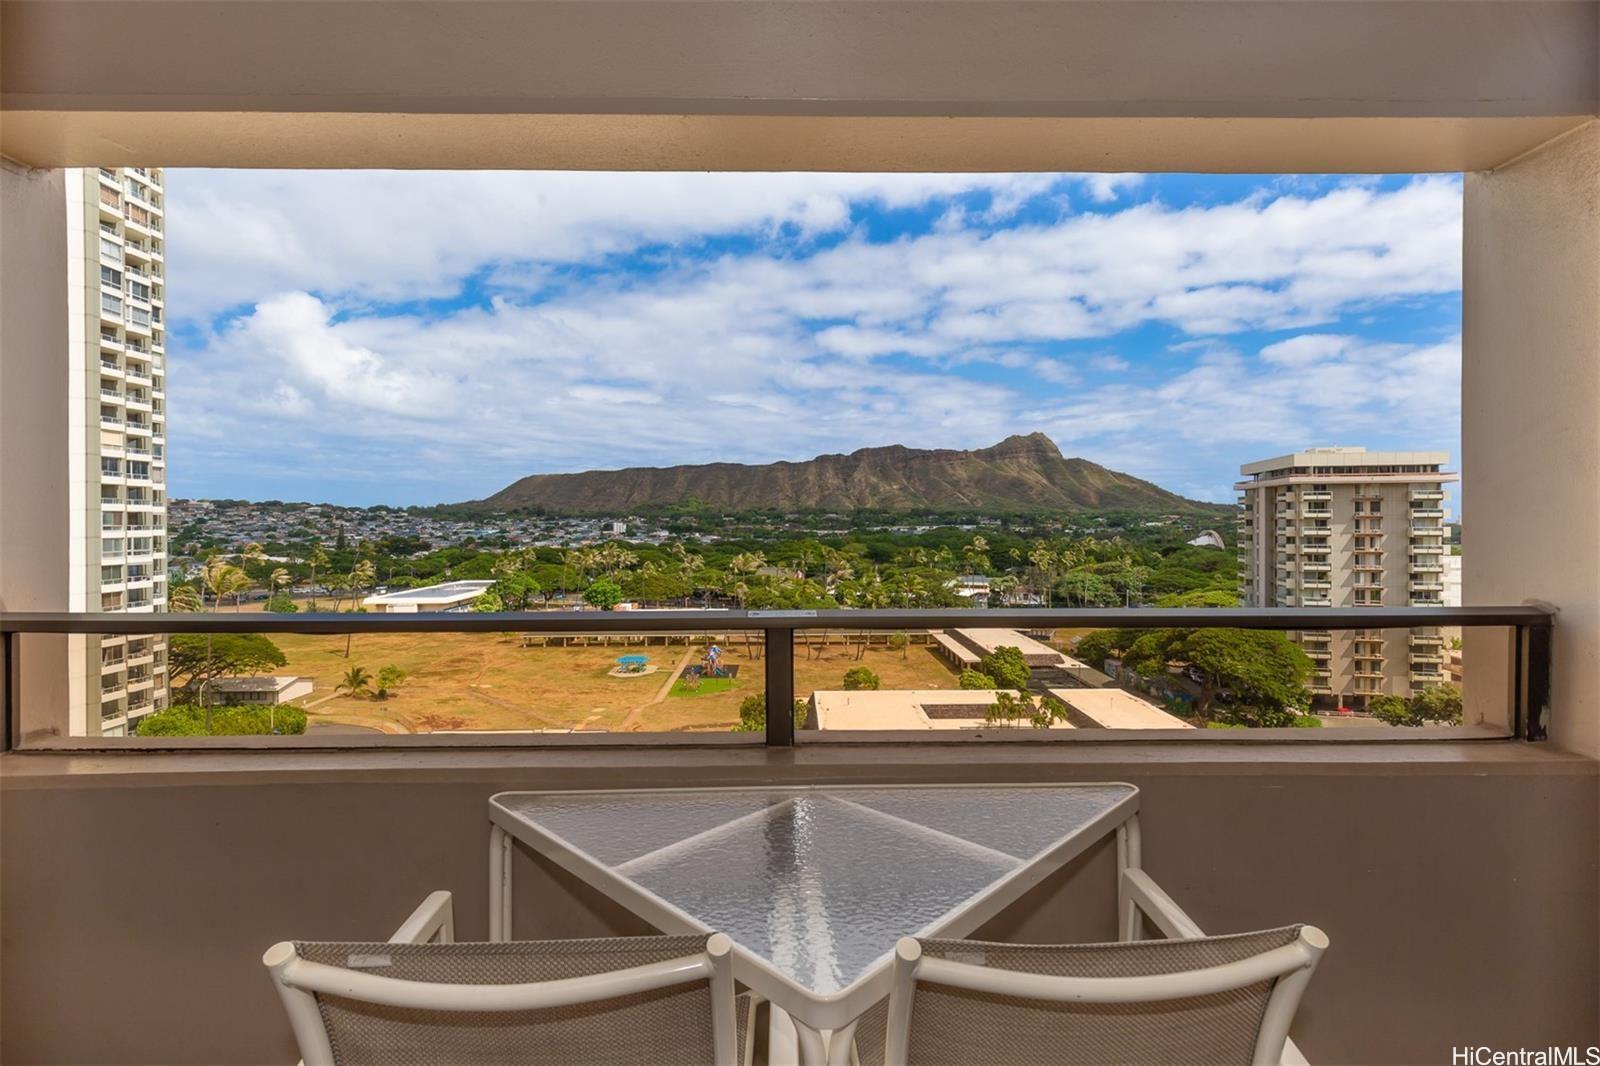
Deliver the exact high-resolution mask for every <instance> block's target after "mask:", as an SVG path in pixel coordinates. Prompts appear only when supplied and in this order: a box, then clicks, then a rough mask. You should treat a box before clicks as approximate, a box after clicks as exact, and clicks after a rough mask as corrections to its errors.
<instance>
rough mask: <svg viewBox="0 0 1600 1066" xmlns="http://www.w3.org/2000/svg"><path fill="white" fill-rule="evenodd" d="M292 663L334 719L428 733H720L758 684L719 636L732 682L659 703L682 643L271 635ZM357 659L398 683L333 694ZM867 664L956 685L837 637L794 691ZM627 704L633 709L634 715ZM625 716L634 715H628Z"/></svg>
mask: <svg viewBox="0 0 1600 1066" xmlns="http://www.w3.org/2000/svg"><path fill="white" fill-rule="evenodd" d="M273 639H274V640H275V641H276V642H277V644H278V646H279V647H281V648H282V649H283V652H284V654H285V656H287V657H288V660H289V663H288V665H287V667H285V668H284V672H285V673H294V674H299V675H302V676H305V677H310V678H313V679H314V680H315V682H316V690H315V691H314V692H313V694H312V696H311V698H310V700H309V701H308V702H309V707H308V710H309V712H310V713H311V715H312V717H313V720H315V719H316V717H317V716H318V715H327V716H328V717H329V718H330V719H338V720H341V721H349V722H360V723H364V724H368V725H372V726H374V727H375V728H383V729H385V730H386V731H387V730H391V729H393V730H399V731H403V732H432V731H435V730H530V729H607V730H615V729H619V728H622V727H624V725H625V723H626V727H627V728H629V729H631V730H640V731H646V732H665V731H676V730H725V729H729V728H731V727H732V726H733V725H734V724H735V723H737V722H738V720H739V703H740V701H741V700H743V699H744V698H745V697H746V696H750V695H754V694H756V693H759V692H761V691H762V688H763V685H764V683H765V673H764V670H763V667H764V665H765V662H764V659H763V658H762V657H761V647H760V644H759V643H756V644H755V645H754V646H753V647H752V648H750V649H748V651H747V649H746V648H745V647H744V645H743V644H742V643H741V642H740V641H739V640H738V639H735V640H733V641H731V642H729V643H728V644H726V645H725V657H724V661H725V662H727V663H729V664H730V665H736V666H738V667H739V671H738V677H737V679H736V680H735V683H734V685H733V686H732V687H731V688H729V689H728V690H726V691H723V692H716V693H708V694H706V695H690V696H668V697H666V698H665V699H661V700H660V701H659V702H657V697H658V696H659V694H660V692H661V690H662V687H663V685H664V684H665V683H666V682H667V679H668V677H669V676H670V675H671V673H672V671H673V669H674V668H675V667H676V666H677V665H678V663H679V662H680V660H682V658H683V657H684V655H685V653H686V652H690V654H691V655H692V658H691V659H690V661H691V662H693V661H698V659H699V657H700V655H701V654H702V650H701V649H700V648H698V647H697V648H694V649H693V650H692V652H691V651H690V649H686V648H685V647H684V646H683V645H681V644H675V645H669V646H661V645H651V646H648V647H643V648H641V647H639V646H638V645H630V646H627V647H623V646H622V645H612V646H610V647H606V646H603V645H594V646H582V647H543V646H533V647H525V646H523V644H522V641H521V640H520V638H514V637H508V636H505V635H503V634H499V633H396V634H366V633H363V634H357V635H356V636H355V638H354V639H353V640H352V641H351V645H350V648H351V650H350V657H349V658H348V659H347V658H345V654H344V649H345V638H344V637H342V636H338V637H324V636H306V635H301V634H286V635H282V636H276V637H274V638H273ZM628 652H643V653H644V654H646V655H649V656H650V658H651V661H652V662H653V663H655V664H657V665H659V666H660V667H661V669H660V670H658V671H657V672H655V673H653V674H649V675H644V676H639V677H612V676H610V675H609V671H610V670H611V668H612V667H613V666H615V665H616V660H617V656H619V655H622V654H625V653H628ZM351 666H362V667H365V668H366V669H367V670H368V671H369V672H370V673H372V674H373V675H376V674H377V672H378V671H379V670H380V669H382V668H383V667H385V666H398V667H399V668H400V669H402V670H404V671H405V672H406V675H407V676H406V680H405V682H404V683H403V684H402V685H401V686H400V687H399V688H398V689H397V690H395V692H394V694H393V695H392V696H391V697H390V698H389V699H387V700H378V699H374V698H371V697H369V696H351V695H349V694H348V693H343V692H341V693H338V694H335V692H334V688H335V686H336V685H338V683H339V681H340V680H341V678H342V677H343V676H344V673H345V671H346V670H348V669H349V668H350V667H351ZM855 666H866V667H869V668H870V669H872V670H873V671H874V672H876V673H877V674H878V676H879V678H880V679H881V681H882V685H883V687H884V688H954V687H955V685H956V676H955V673H954V672H953V671H952V670H950V668H949V667H948V666H946V665H945V663H944V662H943V660H941V659H940V658H938V657H937V656H936V655H935V654H934V653H933V652H932V651H931V650H930V649H929V648H927V647H925V646H922V645H913V646H911V647H909V648H907V649H905V650H904V652H902V651H901V650H898V649H889V648H883V647H872V648H869V649H867V651H866V652H865V655H864V656H863V657H861V658H860V659H858V658H857V649H856V648H854V647H849V646H845V645H841V644H831V645H828V646H826V647H825V648H814V649H808V648H807V647H806V646H805V645H804V644H801V645H800V646H798V647H797V648H796V649H795V694H796V695H797V696H799V697H801V698H804V697H806V696H809V695H810V694H811V692H812V691H813V690H815V689H819V688H821V689H836V688H839V687H841V686H842V684H843V682H844V673H845V671H846V670H849V669H851V668H852V667H855ZM633 712H637V713H636V714H635V713H633ZM630 715H632V717H631V721H630Z"/></svg>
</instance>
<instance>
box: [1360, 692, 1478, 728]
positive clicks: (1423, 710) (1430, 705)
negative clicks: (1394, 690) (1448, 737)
mask: <svg viewBox="0 0 1600 1066" xmlns="http://www.w3.org/2000/svg"><path fill="white" fill-rule="evenodd" d="M1367 711H1368V712H1369V713H1370V714H1371V715H1372V717H1374V718H1376V719H1377V720H1378V721H1380V722H1383V723H1384V724H1385V725H1394V726H1413V727H1414V726H1420V725H1422V724H1424V723H1425V722H1438V723H1440V724H1442V725H1456V724H1459V723H1460V721H1461V690H1460V689H1459V688H1457V687H1456V686H1455V685H1439V686H1438V687H1436V688H1429V689H1423V690H1422V691H1421V692H1419V693H1417V694H1416V695H1415V696H1412V697H1411V698H1410V699H1405V698H1404V697H1401V696H1376V697H1374V698H1373V699H1372V700H1370V701H1368V703H1367Z"/></svg>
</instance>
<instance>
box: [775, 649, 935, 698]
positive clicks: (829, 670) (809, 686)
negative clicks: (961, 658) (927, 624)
mask: <svg viewBox="0 0 1600 1066" xmlns="http://www.w3.org/2000/svg"><path fill="white" fill-rule="evenodd" d="M859 650H860V649H859V648H855V647H850V646H848V645H844V644H829V645H826V646H825V647H823V646H817V647H813V648H810V649H808V648H807V647H806V646H805V645H804V644H800V645H799V646H797V647H796V648H795V650H794V694H795V695H796V696H797V697H799V698H800V699H805V698H806V697H808V696H810V695H811V693H813V692H815V691H817V690H818V689H822V690H836V689H842V688H844V674H845V671H846V670H850V669H853V668H855V667H857V666H865V667H866V668H867V669H869V670H871V671H872V672H873V673H875V674H877V675H878V680H879V683H880V687H882V688H885V689H891V688H900V689H919V688H959V687H960V686H959V684H958V683H957V679H956V674H955V671H954V670H952V669H951V668H950V666H949V664H948V663H946V661H945V660H944V659H943V658H941V657H940V656H939V655H938V654H937V653H935V652H934V650H933V648H932V647H931V646H929V645H926V644H912V645H910V646H908V647H906V648H905V649H904V650H903V651H902V650H901V649H899V648H883V647H869V648H868V649H867V651H866V654H865V655H864V656H862V657H861V658H860V659H857V658H856V655H857V653H858V652H859ZM819 653H820V654H819Z"/></svg>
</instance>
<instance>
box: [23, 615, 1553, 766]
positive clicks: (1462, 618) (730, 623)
mask: <svg viewBox="0 0 1600 1066" xmlns="http://www.w3.org/2000/svg"><path fill="white" fill-rule="evenodd" d="M142 602H144V603H148V602H149V601H148V600H144V601H142ZM133 605H134V604H133V603H132V602H130V606H133ZM1553 622H1554V618H1553V615H1552V614H1551V613H1550V612H1549V611H1548V610H1546V609H1543V608H1540V607H1535V606H1516V607H1431V608H1414V607H1413V608H1394V607H1367V608H1339V609H1323V608H1306V607H1303V606H1302V607H1298V608H1295V607H1289V608H1228V609H1203V608H1170V609H1158V608H1134V609H1125V610H1124V609H1118V610H1060V609H1038V608H1027V609H998V610H959V609H956V610H824V611H717V612H714V613H712V612H705V611H674V610H668V611H659V612H656V611H652V612H650V613H648V614H643V613H639V612H631V611H616V612H601V611H549V612H529V613H506V614H501V613H483V614H473V613H467V614H461V613H444V614H435V613H427V614H373V615H350V614H299V615H262V614H249V615H243V614H228V613H221V614H159V615H157V614H145V615H139V616H129V615H114V616H113V615H105V614H98V613H71V614H45V613H12V614H0V657H3V658H0V665H3V669H4V675H5V676H4V679H3V680H4V684H3V685H0V693H3V694H4V695H5V697H6V704H5V708H4V710H5V713H4V714H3V715H0V718H3V720H4V723H5V727H6V731H7V732H6V738H5V744H6V748H7V749H9V748H10V747H11V746H13V739H14V738H15V737H16V736H18V735H20V734H19V733H18V732H16V731H15V730H16V720H17V718H18V716H19V715H20V711H21V708H20V707H19V706H18V705H17V702H16V700H15V698H14V696H13V694H14V693H16V692H18V691H20V684H19V671H20V667H19V665H18V663H19V658H18V644H19V641H20V640H21V639H22V638H23V636H24V635H26V634H70V633H84V634H100V635H111V636H129V637H140V636H160V635H166V634H182V633H235V634H239V633H246V634H254V633H260V634H265V635H268V636H271V635H273V634H311V635H338V636H343V635H345V634H362V633H388V634H402V633H489V634H498V633H518V634H542V635H546V636H560V635H592V634H599V635H628V634H638V633H641V632H649V633H653V634H704V633H707V632H708V631H713V632H716V633H742V632H748V633H751V634H752V635H754V634H757V633H759V635H760V636H759V639H760V641H761V644H762V648H763V651H762V655H761V658H762V674H763V692H764V695H765V698H766V706H767V707H777V708H785V707H790V706H792V705H793V702H794V694H795V645H796V637H797V636H801V635H804V634H807V633H814V632H817V631H824V632H832V633H840V632H856V633H868V632H873V631H877V632H894V633H905V632H923V631H930V630H934V629H968V628H1007V629H1016V630H1019V631H1021V632H1023V633H1027V632H1035V631H1039V630H1046V629H1102V628H1128V629H1151V628H1168V627H1179V628H1197V629H1250V630H1277V631H1286V630H1288V631H1301V630H1314V631H1323V630H1327V631H1333V630H1339V631H1351V630H1357V631H1366V630H1389V629H1407V628H1438V627H1444V626H1450V627H1471V626H1499V627H1507V628H1509V629H1510V631H1511V633H1512V640H1513V659H1512V661H1513V663H1514V664H1515V670H1514V675H1515V676H1514V683H1513V686H1512V692H1511V694H1510V701H1509V702H1510V714H1509V716H1508V718H1509V720H1510V722H1511V723H1512V727H1513V732H1514V734H1515V735H1517V736H1520V737H1525V738H1527V739H1531V740H1538V739H1543V738H1544V737H1545V736H1546V733H1547V729H1548V724H1549V716H1550V708H1549V694H1550V673H1551V662H1550V649H1551V629H1552V625H1553ZM1316 636H1317V634H1307V635H1306V637H1305V639H1310V640H1314V639H1316ZM1417 676H1418V675H1417V674H1416V673H1415V672H1414V673H1413V679H1416V677H1417ZM1427 676H1428V677H1429V678H1430V679H1431V680H1436V681H1442V680H1443V679H1444V675H1443V674H1436V675H1435V674H1429V675H1427ZM766 721H767V724H766V734H765V736H766V742H767V743H768V744H769V745H773V746H779V747H787V746H791V745H793V744H794V743H795V728H794V718H793V716H792V715H789V714H770V715H768V716H767V720H766ZM1026 732H1028V733H1031V732H1033V731H1032V730H1029V731H1026ZM1040 732H1042V733H1046V734H1049V733H1051V732H1052V731H1051V730H1042V731H1040ZM1194 732H1196V733H1200V734H1205V733H1212V732H1225V733H1230V734H1234V736H1233V739H1237V737H1238V734H1239V733H1240V732H1244V731H1232V730H1225V731H1208V730H1197V731H1194ZM707 737H708V735H707V734H704V733H700V734H685V735H684V736H683V740H684V742H685V743H706V742H707ZM275 739H283V738H275ZM616 739H618V740H619V741H625V740H626V736H623V737H618V738H616ZM899 739H901V740H906V739H908V738H906V737H904V736H900V737H899ZM916 739H918V740H920V741H922V742H930V741H937V740H939V739H959V738H954V737H947V738H940V737H938V736H924V735H921V734H918V735H917V737H916ZM1003 739H1025V737H1024V736H1020V735H1019V736H1017V737H1015V738H1003ZM1040 739H1053V738H1049V737H1044V738H1040ZM1055 739H1058V738H1055ZM1113 739H1114V738H1113ZM543 740H544V738H528V737H523V738H522V739H521V740H520V741H518V742H519V743H525V744H526V743H540V742H543ZM435 743H437V741H435Z"/></svg>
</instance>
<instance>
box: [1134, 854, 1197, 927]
mask: <svg viewBox="0 0 1600 1066" xmlns="http://www.w3.org/2000/svg"><path fill="white" fill-rule="evenodd" d="M1122 885H1123V890H1124V891H1125V892H1127V894H1128V898H1129V899H1131V900H1133V903H1134V905H1135V906H1137V907H1138V908H1139V909H1140V910H1141V911H1143V912H1144V913H1145V914H1146V915H1148V916H1149V918H1150V920H1151V921H1152V922H1154V923H1155V924H1156V928H1157V929H1159V930H1161V932H1162V934H1163V935H1165V936H1166V937H1167V939H1169V940H1193V939H1195V938H1196V937H1202V936H1205V935H1206V934H1205V931H1204V930H1202V929H1201V928H1200V927H1199V926H1198V925H1196V924H1195V922H1194V919H1193V918H1190V917H1189V916H1188V915H1187V914H1185V913H1184V912H1183V908H1182V907H1180V906H1178V904H1177V903H1176V902H1175V901H1174V900H1173V898H1172V897H1171V896H1169V895H1167V894H1166V893H1165V892H1163V891H1162V889H1161V886H1160V885H1158V884H1156V883H1155V882H1154V881H1152V880H1151V879H1150V875H1149V874H1147V873H1145V872H1144V871H1143V870H1140V869H1133V868H1130V869H1127V870H1124V871H1122Z"/></svg>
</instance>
